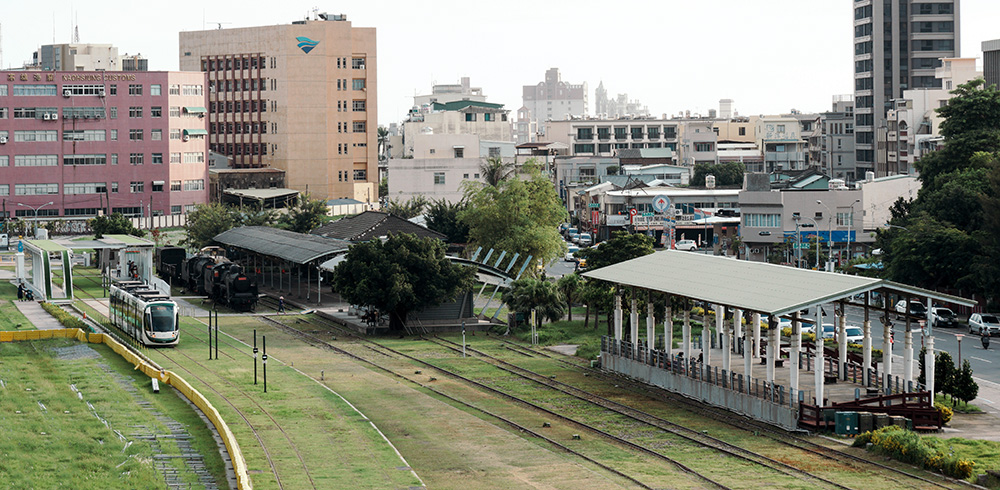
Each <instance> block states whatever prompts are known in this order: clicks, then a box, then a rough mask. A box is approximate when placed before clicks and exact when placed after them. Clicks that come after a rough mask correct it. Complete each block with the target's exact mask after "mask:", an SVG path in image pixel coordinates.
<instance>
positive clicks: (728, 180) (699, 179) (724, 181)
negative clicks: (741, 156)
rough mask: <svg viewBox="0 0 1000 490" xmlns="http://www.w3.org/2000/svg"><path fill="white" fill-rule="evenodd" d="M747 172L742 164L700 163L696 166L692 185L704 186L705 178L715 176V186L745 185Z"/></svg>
mask: <svg viewBox="0 0 1000 490" xmlns="http://www.w3.org/2000/svg"><path fill="white" fill-rule="evenodd" d="M745 172H746V166H745V165H743V163H742V162H724V163H718V164H716V163H698V164H695V166H694V175H693V176H692V177H691V185H692V186H695V187H701V186H704V185H705V177H706V176H708V175H714V176H715V185H718V186H730V185H743V174H744V173H745Z"/></svg>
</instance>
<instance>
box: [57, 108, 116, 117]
mask: <svg viewBox="0 0 1000 490" xmlns="http://www.w3.org/2000/svg"><path fill="white" fill-rule="evenodd" d="M62 113H63V119H103V118H105V117H106V116H105V115H104V107H63V110H62Z"/></svg>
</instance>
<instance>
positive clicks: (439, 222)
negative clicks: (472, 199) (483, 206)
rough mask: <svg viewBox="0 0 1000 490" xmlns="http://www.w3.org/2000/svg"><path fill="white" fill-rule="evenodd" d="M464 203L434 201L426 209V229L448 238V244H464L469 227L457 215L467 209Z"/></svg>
mask: <svg viewBox="0 0 1000 490" xmlns="http://www.w3.org/2000/svg"><path fill="white" fill-rule="evenodd" d="M468 207H469V205H468V203H466V202H465V201H459V202H456V203H451V202H448V201H447V200H445V199H438V200H436V201H434V202H433V203H432V204H431V205H430V207H428V208H427V228H429V229H431V230H434V231H436V232H438V233H443V234H444V235H445V236H447V237H448V243H466V242H468V241H469V226H468V225H466V224H465V223H463V222H461V221H460V220H459V219H458V216H459V214H460V213H461V212H462V211H464V210H465V209H466V208H468Z"/></svg>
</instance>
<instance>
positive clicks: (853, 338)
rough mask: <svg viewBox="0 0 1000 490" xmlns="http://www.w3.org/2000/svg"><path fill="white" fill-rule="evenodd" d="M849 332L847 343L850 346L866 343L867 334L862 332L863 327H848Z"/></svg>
mask: <svg viewBox="0 0 1000 490" xmlns="http://www.w3.org/2000/svg"><path fill="white" fill-rule="evenodd" d="M845 330H846V331H847V343H848V344H858V343H861V342H864V340H865V332H864V330H861V327H856V326H854V325H848V326H847V328H846V329H845Z"/></svg>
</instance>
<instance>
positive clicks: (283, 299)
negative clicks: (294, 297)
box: [278, 296, 285, 314]
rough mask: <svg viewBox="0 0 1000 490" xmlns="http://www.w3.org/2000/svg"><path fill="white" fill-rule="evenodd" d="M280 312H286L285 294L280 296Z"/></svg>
mask: <svg viewBox="0 0 1000 490" xmlns="http://www.w3.org/2000/svg"><path fill="white" fill-rule="evenodd" d="M278 313H282V314H283V313H285V297H284V296H279V297H278Z"/></svg>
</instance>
